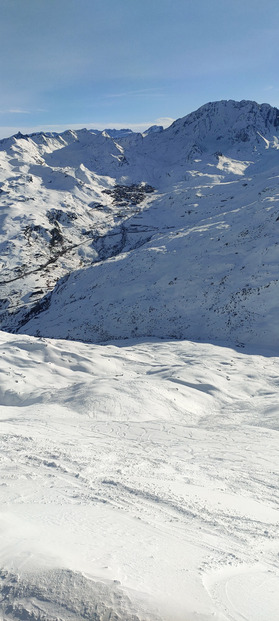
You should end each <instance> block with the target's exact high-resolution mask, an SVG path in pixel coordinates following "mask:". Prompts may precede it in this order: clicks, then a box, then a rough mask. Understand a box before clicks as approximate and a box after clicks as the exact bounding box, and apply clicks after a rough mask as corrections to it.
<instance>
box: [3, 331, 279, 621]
mask: <svg viewBox="0 0 279 621" xmlns="http://www.w3.org/2000/svg"><path fill="white" fill-rule="evenodd" d="M1 369H2V371H3V373H1V383H0V390H1V409H0V412H1V414H0V416H1V443H2V450H1V469H2V471H1V487H0V492H1V505H0V506H1V512H0V566H1V567H2V570H1V573H0V581H1V584H2V600H1V602H0V610H1V611H2V615H3V618H4V619H30V620H31V619H32V620H34V619H47V621H50V620H51V621H53V620H57V619H59V620H63V621H64V620H67V621H68V620H75V621H76V620H77V619H96V620H100V619H101V620H103V621H105V620H108V619H113V620H115V621H116V620H117V619H121V620H122V621H130V620H133V621H136V620H138V619H140V620H142V621H148V620H152V619H153V620H155V619H157V620H158V619H164V620H167V621H178V620H179V621H209V620H210V619H212V618H214V619H215V618H216V619H218V620H219V621H243V620H245V621H252V620H253V621H267V620H268V621H276V620H277V619H278V617H279V600H278V591H279V562H278V559H279V537H278V465H279V463H278V461H279V459H278V457H279V455H278V403H279V382H278V377H279V363H278V359H277V358H270V357H264V356H259V355H253V354H248V353H247V352H244V353H243V350H242V351H241V352H239V351H234V350H232V349H229V348H224V347H216V346H213V345H209V344H208V345H202V344H194V343H191V342H183V341H181V342H175V341H173V342H156V341H150V342H135V343H133V342H131V343H126V344H125V345H124V343H120V344H119V346H115V345H112V344H111V345H107V346H97V345H89V344H88V345H86V344H81V343H77V342H76V343H71V342H68V341H67V342H65V341H55V340H53V341H47V340H45V339H35V338H32V337H28V336H13V335H7V334H4V333H1ZM0 618H1V613H0Z"/></svg>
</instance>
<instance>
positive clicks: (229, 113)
mask: <svg viewBox="0 0 279 621" xmlns="http://www.w3.org/2000/svg"><path fill="white" fill-rule="evenodd" d="M159 129H161V128H159ZM151 130H152V128H151ZM108 131H109V130H107V131H106V132H102V133H101V132H94V131H90V130H86V129H83V130H79V131H75V132H74V131H67V132H64V133H63V134H61V135H58V134H55V135H45V134H34V135H32V136H22V135H21V134H19V135H16V136H14V137H12V138H10V139H7V140H2V141H1V151H0V158H1V159H0V161H1V169H0V173H1V189H0V192H1V196H0V199H1V206H2V207H1V216H2V224H1V238H2V239H1V260H2V267H1V287H2V294H1V326H2V328H3V329H6V330H13V331H21V332H26V333H27V334H35V335H43V336H50V337H57V338H59V337H62V338H72V339H82V340H86V341H93V342H100V341H104V340H108V339H114V338H127V337H131V336H132V337H134V336H139V337H142V336H156V337H173V338H190V339H201V340H203V341H208V340H210V341H212V340H216V339H217V340H223V341H227V342H232V343H238V344H242V343H250V344H253V345H257V344H261V345H262V344H265V345H266V346H270V347H272V346H274V345H276V344H277V343H278V336H279V320H278V312H277V307H278V300H279V284H278V283H279V280H278V268H277V265H278V259H279V246H278V230H277V229H278V228H279V173H278V163H279V143H278V137H279V111H278V110H277V109H276V108H272V107H271V106H269V105H267V104H263V105H258V104H256V103H254V102H249V101H242V102H235V101H221V102H216V103H209V104H206V105H205V106H202V108H200V109H199V110H197V111H196V112H194V113H192V114H190V115H188V116H186V117H184V118H182V119H179V120H177V121H175V122H174V123H173V124H172V125H171V126H170V127H169V128H167V129H166V130H162V131H149V132H147V133H146V134H145V135H142V134H135V133H133V132H130V133H129V132H128V133H126V131H124V135H122V134H121V132H118V134H117V135H115V134H114V133H113V132H111V135H109V133H108Z"/></svg>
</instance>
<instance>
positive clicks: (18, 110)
mask: <svg viewBox="0 0 279 621" xmlns="http://www.w3.org/2000/svg"><path fill="white" fill-rule="evenodd" d="M0 114H31V110H23V109H22V108H8V109H7V110H0Z"/></svg>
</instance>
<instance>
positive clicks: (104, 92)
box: [0, 0, 279, 137]
mask: <svg viewBox="0 0 279 621" xmlns="http://www.w3.org/2000/svg"><path fill="white" fill-rule="evenodd" d="M278 48H279V2H278V0H265V1H263V0H261V1H258V0H0V137H2V136H8V135H10V134H12V133H14V132H16V131H18V130H21V131H23V132H24V131H33V130H35V129H43V128H44V129H48V130H49V129H54V130H55V129H57V130H59V129H63V128H66V127H85V126H87V127H98V128H105V127H112V126H114V127H119V126H121V127H132V128H138V129H140V128H141V127H142V128H146V127H147V126H148V125H151V124H153V123H155V122H157V123H162V124H167V123H168V122H170V120H171V119H176V118H178V117H181V116H184V115H186V114H188V113H189V112H191V111H192V110H195V109H196V108H198V107H199V106H201V105H202V104H204V103H206V102H208V101H215V100H219V99H237V100H239V99H253V100H256V101H258V102H259V103H262V102H267V103H271V104H272V105H275V106H277V107H279V78H278V58H279V53H278V52H279V49H278Z"/></svg>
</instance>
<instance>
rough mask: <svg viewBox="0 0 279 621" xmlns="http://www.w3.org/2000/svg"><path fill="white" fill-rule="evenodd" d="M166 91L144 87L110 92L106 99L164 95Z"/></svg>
mask: <svg viewBox="0 0 279 621" xmlns="http://www.w3.org/2000/svg"><path fill="white" fill-rule="evenodd" d="M163 95H164V93H163V92H162V91H161V90H160V89H157V88H142V89H139V90H131V91H122V92H121V93H110V94H109V95H106V97H105V98H106V99H114V98H118V97H151V96H152V97H162V96H163Z"/></svg>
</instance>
